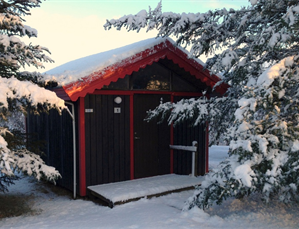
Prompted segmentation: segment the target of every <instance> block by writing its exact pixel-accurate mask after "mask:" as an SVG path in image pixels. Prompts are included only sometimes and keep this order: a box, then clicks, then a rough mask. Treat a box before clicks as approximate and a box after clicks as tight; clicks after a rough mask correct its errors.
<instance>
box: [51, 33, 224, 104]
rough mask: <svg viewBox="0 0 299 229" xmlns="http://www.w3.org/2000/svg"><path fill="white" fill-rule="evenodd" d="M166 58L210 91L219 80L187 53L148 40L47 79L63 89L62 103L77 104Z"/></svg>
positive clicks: (170, 43) (168, 42) (67, 66)
mask: <svg viewBox="0 0 299 229" xmlns="http://www.w3.org/2000/svg"><path fill="white" fill-rule="evenodd" d="M166 57H167V58H168V59H170V60H172V61H173V62H174V63H175V64H178V65H179V66H180V67H181V68H184V70H185V71H187V72H189V73H190V74H191V75H193V76H195V77H196V78H197V79H199V80H201V81H202V82H203V83H205V84H206V85H207V86H210V87H211V88H212V87H213V86H214V85H215V84H216V83H217V82H218V81H219V80H220V79H219V78H218V77H217V76H216V75H210V73H209V72H208V71H207V70H205V71H203V63H202V62H201V61H200V60H198V59H190V58H188V52H187V51H186V50H183V49H181V48H180V47H178V46H176V45H175V43H174V42H173V41H172V40H171V39H169V38H160V39H148V40H145V41H141V42H137V43H134V44H131V45H128V46H125V47H121V48H118V49H114V50H110V51H108V52H103V53H99V54H95V55H92V56H88V57H84V58H81V59H78V60H75V61H71V62H69V63H66V64H64V65H61V66H59V67H57V68H55V69H53V70H50V71H49V72H47V75H48V77H49V78H53V77H55V78H56V79H57V80H58V81H59V83H60V84H61V85H62V87H63V90H61V89H58V90H57V94H60V95H63V94H64V96H62V97H64V99H66V98H67V97H69V99H70V100H72V101H76V100H77V99H78V98H79V97H84V96H85V95H86V94H87V93H93V92H94V91H95V90H96V89H101V88H102V87H103V86H104V85H109V84H110V83H111V82H116V81H117V80H118V79H119V78H124V77H125V76H126V75H131V74H132V73H133V72H134V71H136V72H137V71H138V70H139V69H140V68H144V67H146V66H147V65H151V64H152V63H153V62H157V61H159V60H160V59H164V58H166ZM226 89H227V87H226V86H225V85H221V86H218V87H217V88H216V91H217V92H219V93H224V92H225V90H226ZM65 93H66V95H67V96H66V95H65Z"/></svg>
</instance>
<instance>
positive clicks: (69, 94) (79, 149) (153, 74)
mask: <svg viewBox="0 0 299 229" xmlns="http://www.w3.org/2000/svg"><path fill="white" fill-rule="evenodd" d="M105 55H106V57H105ZM109 55H110V56H109ZM107 56H108V57H107ZM109 58H110V59H109ZM102 60H103V62H105V63H100V62H101V61H102ZM91 62H92V63H91ZM92 64H93V65H97V67H95V68H93V67H91V66H92ZM80 66H81V68H84V67H86V66H88V67H87V68H88V69H87V70H86V69H85V70H84V71H81V72H82V73H81V75H80V74H79V75H80V77H78V74H77V75H76V74H75V73H78V71H79V70H80ZM74 69H75V70H74ZM78 69H79V70H78ZM59 72H62V73H61V74H60V73H59ZM72 72H75V73H72ZM47 74H48V75H56V76H57V79H58V80H60V81H62V82H61V83H62V85H63V86H59V87H56V88H53V90H54V91H55V92H56V94H57V95H58V96H59V97H60V98H62V99H64V100H65V101H66V102H67V105H68V107H69V110H70V111H72V105H73V106H74V111H73V112H74V117H75V119H74V121H75V128H73V126H72V118H71V116H70V114H69V113H68V112H67V111H66V110H65V111H63V113H62V115H59V114H58V112H57V111H54V110H51V111H50V113H49V115H48V114H42V115H39V116H36V115H29V116H28V118H27V132H29V133H37V134H38V135H37V136H38V139H39V140H45V142H46V145H45V147H44V149H43V150H44V152H45V161H46V163H47V164H49V165H52V166H55V167H56V168H57V169H58V170H59V172H60V173H61V175H62V179H59V180H58V184H59V185H61V186H63V187H65V188H67V189H69V190H72V191H74V190H76V192H77V193H79V195H80V196H85V195H87V187H88V186H90V185H97V184H105V183H111V182H119V181H125V180H131V179H138V178H144V177H150V176H156V175H162V174H170V173H176V174H190V173H191V153H189V152H186V151H179V150H170V148H169V145H191V144H192V142H193V141H197V142H198V157H197V161H196V162H197V165H198V166H197V171H196V172H197V174H198V175H204V174H205V173H206V172H208V131H207V126H197V127H192V126H191V125H190V123H182V124H180V125H177V126H176V127H175V128H174V127H173V126H169V125H168V124H167V123H166V122H163V123H161V124H157V121H159V120H155V121H150V122H145V121H144V118H145V117H146V112H147V111H148V110H150V109H154V108H155V107H156V106H157V105H159V104H160V103H161V102H167V101H171V102H177V101H179V100H181V99H183V98H191V97H199V96H201V95H202V92H203V91H207V94H206V95H207V96H209V95H210V94H211V93H212V87H213V86H214V85H215V84H216V83H217V82H218V81H219V78H218V77H217V76H215V75H210V73H209V72H208V71H207V70H203V66H202V63H201V62H200V61H199V60H194V59H189V58H188V53H187V52H186V51H185V50H183V49H181V48H179V47H177V46H176V45H175V44H174V42H173V41H172V40H171V39H168V38H167V39H166V38H164V39H149V40H146V41H142V42H138V43H135V44H132V45H129V46H126V47H124V48H119V49H115V50H111V51H109V52H105V53H101V54H99V55H98V56H97V55H93V56H89V57H86V58H82V59H79V60H76V61H73V62H70V63H67V64H65V65H62V66H60V67H58V68H55V69H53V70H52V71H50V72H48V73H47ZM59 74H60V75H59ZM67 74H69V75H67ZM67 77H69V78H73V81H67V83H65V82H64V81H66V80H65V79H67ZM76 77H77V78H76ZM74 79H75V80H74ZM224 91H225V88H224V87H217V88H216V92H218V93H223V92H224ZM73 131H74V133H75V138H73V137H72V136H73ZM73 139H75V140H73ZM74 143H75V144H74ZM74 148H75V149H74ZM74 150H75V151H74ZM74 152H75V153H74Z"/></svg>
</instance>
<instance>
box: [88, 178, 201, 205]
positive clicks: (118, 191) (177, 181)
mask: <svg viewBox="0 0 299 229" xmlns="http://www.w3.org/2000/svg"><path fill="white" fill-rule="evenodd" d="M202 180H203V177H198V178H195V177H190V176H183V175H176V174H169V175H162V176H156V177H148V178H144V179H136V180H129V181H123V182H117V183H110V184H104V185H95V186H90V187H88V189H90V190H92V191H94V192H96V193H98V194H100V195H101V196H104V197H105V198H106V199H109V200H111V201H112V202H113V203H116V202H120V201H121V202H125V201H126V200H129V199H135V198H140V197H143V196H150V195H154V194H159V193H163V192H168V191H172V190H177V189H181V188H187V187H192V186H196V185H199V184H200V183H201V182H202ZM124 190H126V191H125V192H124Z"/></svg>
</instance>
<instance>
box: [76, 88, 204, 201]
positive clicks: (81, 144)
mask: <svg viewBox="0 0 299 229" xmlns="http://www.w3.org/2000/svg"><path fill="white" fill-rule="evenodd" d="M93 94H94V95H116V96H117V95H129V96H130V179H131V180H133V179H134V112H133V111H134V99H133V98H134V95H135V94H168V95H170V101H171V102H173V101H174V100H173V98H174V96H201V95H202V94H201V93H194V92H168V91H137V90H135V91H117V90H109V91H108V90H107V91H106V90H95V92H94V93H93ZM78 101H79V149H80V153H79V160H80V162H79V169H80V175H79V179H80V181H79V184H80V186H79V194H80V196H86V188H87V187H86V164H85V161H86V160H85V103H84V97H79V100H78ZM170 144H173V125H171V126H170ZM206 153H207V151H206ZM169 169H170V173H173V150H170V168H169Z"/></svg>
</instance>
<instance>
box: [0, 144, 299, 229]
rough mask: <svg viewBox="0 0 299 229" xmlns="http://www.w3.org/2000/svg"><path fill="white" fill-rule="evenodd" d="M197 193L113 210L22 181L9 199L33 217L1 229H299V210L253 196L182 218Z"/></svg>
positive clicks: (218, 151) (214, 156) (214, 152)
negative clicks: (23, 204)
mask: <svg viewBox="0 0 299 229" xmlns="http://www.w3.org/2000/svg"><path fill="white" fill-rule="evenodd" d="M220 155H221V156H220ZM226 155H227V147H212V149H211V153H210V161H211V167H212V168H213V167H215V166H216V164H217V163H218V162H219V160H221V159H222V158H223V157H226ZM192 193H193V192H192V191H185V192H181V193H175V194H170V195H167V196H162V197H157V198H152V199H146V198H144V199H141V200H139V201H136V202H131V203H127V204H124V205H119V206H116V207H115V208H113V209H110V208H109V207H103V206H100V205H98V204H96V203H93V202H91V201H89V200H82V199H77V200H72V199H71V197H70V196H68V195H61V193H60V192H53V191H52V189H51V188H50V187H49V186H47V185H43V184H39V183H37V182H35V181H34V180H33V179H32V178H23V179H21V180H20V181H18V182H16V184H15V185H13V186H11V187H10V193H9V194H7V195H18V194H19V195H20V196H23V197H24V198H27V200H28V203H29V204H30V205H31V208H32V211H30V212H29V213H28V214H25V215H21V216H18V217H10V218H2V219H1V220H0V228H105V229H109V228H131V229H132V228H166V229H167V228H172V229H173V228H205V229H206V228H229V229H235V228H238V229H239V228H255V229H257V228H271V229H272V228H280V229H281V228H299V217H298V216H299V205H298V204H297V205H296V204H294V205H284V204H282V203H279V202H277V201H276V200H273V201H272V202H271V203H270V204H268V205H267V204H264V203H262V202H261V201H260V199H259V197H258V196H252V197H250V198H244V199H242V200H234V199H230V200H227V201H225V202H224V203H223V205H220V206H214V207H212V208H210V209H208V210H207V211H202V210H200V209H197V208H194V209H192V210H190V211H188V212H182V211H181V209H182V207H183V205H184V201H185V200H186V199H187V198H188V197H190V196H191V195H192ZM1 204H2V203H1Z"/></svg>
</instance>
